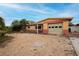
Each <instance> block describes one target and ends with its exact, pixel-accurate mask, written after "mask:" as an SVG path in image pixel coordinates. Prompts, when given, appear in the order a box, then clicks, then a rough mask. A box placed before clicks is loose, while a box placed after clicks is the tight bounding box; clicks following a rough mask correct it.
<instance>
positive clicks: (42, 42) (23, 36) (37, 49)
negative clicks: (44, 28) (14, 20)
mask: <svg viewBox="0 0 79 59" xmlns="http://www.w3.org/2000/svg"><path fill="white" fill-rule="evenodd" d="M7 35H8V36H12V37H13V39H11V41H10V42H8V43H7V44H6V46H5V47H0V55H2V56H4V55H6V56H73V55H75V52H74V49H73V47H72V44H71V42H70V41H69V40H68V39H67V38H65V37H62V36H55V35H43V34H30V33H13V34H7Z"/></svg>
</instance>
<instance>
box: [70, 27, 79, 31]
mask: <svg viewBox="0 0 79 59" xmlns="http://www.w3.org/2000/svg"><path fill="white" fill-rule="evenodd" d="M70 28H71V32H79V26H70Z"/></svg>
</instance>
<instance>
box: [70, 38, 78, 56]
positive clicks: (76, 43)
mask: <svg viewBox="0 0 79 59" xmlns="http://www.w3.org/2000/svg"><path fill="white" fill-rule="evenodd" d="M70 40H71V41H72V44H73V46H74V49H75V51H76V53H77V55H78V56H79V38H78V37H70Z"/></svg>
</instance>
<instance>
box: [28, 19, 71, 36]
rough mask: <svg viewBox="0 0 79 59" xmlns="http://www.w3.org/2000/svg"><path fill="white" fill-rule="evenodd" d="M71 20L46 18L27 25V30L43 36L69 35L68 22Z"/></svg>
mask: <svg viewBox="0 0 79 59" xmlns="http://www.w3.org/2000/svg"><path fill="white" fill-rule="evenodd" d="M71 20H72V18H47V19H44V20H41V21H39V22H37V23H36V24H31V25H28V27H27V29H28V30H35V31H37V33H44V34H65V35H68V34H69V22H70V21H71Z"/></svg>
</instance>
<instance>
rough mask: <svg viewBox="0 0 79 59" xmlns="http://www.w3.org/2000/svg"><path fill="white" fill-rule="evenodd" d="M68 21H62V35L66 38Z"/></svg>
mask: <svg viewBox="0 0 79 59" xmlns="http://www.w3.org/2000/svg"><path fill="white" fill-rule="evenodd" d="M68 29H69V21H64V22H63V33H64V35H66V36H68V35H69V31H68Z"/></svg>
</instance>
